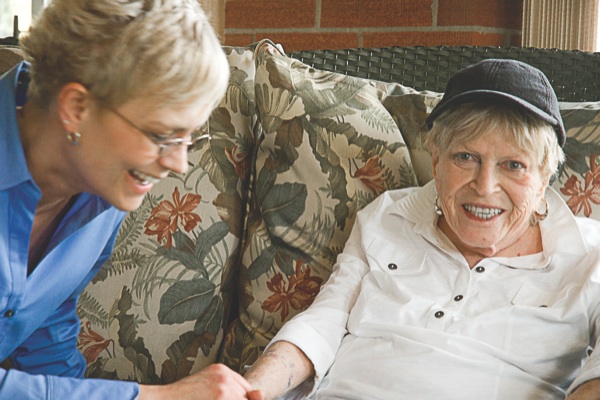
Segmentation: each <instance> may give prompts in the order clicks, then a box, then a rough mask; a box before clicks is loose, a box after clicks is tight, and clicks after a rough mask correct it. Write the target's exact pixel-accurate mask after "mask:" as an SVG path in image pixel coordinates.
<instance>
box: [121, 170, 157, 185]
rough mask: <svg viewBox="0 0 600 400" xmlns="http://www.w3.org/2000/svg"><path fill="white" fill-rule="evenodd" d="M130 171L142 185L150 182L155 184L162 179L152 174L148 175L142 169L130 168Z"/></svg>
mask: <svg viewBox="0 0 600 400" xmlns="http://www.w3.org/2000/svg"><path fill="white" fill-rule="evenodd" d="M129 173H130V174H131V176H133V178H134V179H135V180H136V181H138V182H139V183H140V184H142V185H148V184H150V183H152V184H154V183H157V182H158V181H159V180H160V179H158V178H155V177H153V176H150V175H146V174H144V173H143V172H140V171H136V170H133V169H132V170H130V171H129Z"/></svg>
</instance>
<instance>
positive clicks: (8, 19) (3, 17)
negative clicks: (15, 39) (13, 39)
mask: <svg viewBox="0 0 600 400" xmlns="http://www.w3.org/2000/svg"><path fill="white" fill-rule="evenodd" d="M49 2H50V0H2V1H0V38H5V37H9V36H13V34H14V33H15V32H14V30H15V25H14V19H15V16H17V17H18V22H19V23H18V27H17V28H18V30H19V31H20V32H23V31H27V30H28V29H29V25H31V19H32V18H33V16H35V15H37V14H38V13H39V12H40V11H41V10H42V8H44V6H45V5H46V4H48V3H49Z"/></svg>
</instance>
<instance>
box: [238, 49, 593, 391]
mask: <svg viewBox="0 0 600 400" xmlns="http://www.w3.org/2000/svg"><path fill="white" fill-rule="evenodd" d="M428 125H429V127H430V132H429V145H430V148H431V152H432V159H433V177H434V179H433V181H432V182H430V183H428V184H427V185H425V186H424V187H422V188H409V189H402V190H397V191H390V192H387V193H385V194H383V195H382V196H381V197H380V198H378V199H377V200H376V201H375V202H373V203H372V204H370V205H369V206H367V207H366V208H365V209H364V210H362V211H361V212H359V213H358V215H357V220H356V225H355V227H354V230H353V232H352V234H351V237H350V239H349V241H348V243H347V245H346V247H345V250H344V252H343V253H342V254H341V255H340V257H339V258H338V262H337V264H336V266H335V267H334V270H333V273H332V275H331V277H330V279H329V281H328V282H327V284H326V285H325V286H324V287H323V288H322V290H321V293H320V294H319V295H318V296H317V299H316V300H315V302H314V303H313V304H312V306H311V307H309V309H308V310H307V311H305V312H304V313H301V314H299V315H298V316H297V317H296V318H294V319H292V320H291V321H290V322H289V323H287V324H286V325H284V326H283V328H282V329H281V330H280V332H279V333H278V334H277V336H276V337H275V338H274V340H273V341H272V343H271V345H270V347H268V348H267V350H266V351H265V353H264V355H263V356H262V357H261V358H259V360H258V361H257V362H256V363H255V364H254V365H253V366H252V368H251V369H250V370H249V371H248V373H247V374H246V375H245V377H246V379H248V381H249V382H250V383H251V384H253V386H254V387H255V388H257V389H260V390H261V391H262V392H263V393H264V395H265V397H266V398H274V397H276V396H278V395H281V394H282V393H285V392H288V391H290V389H292V388H294V387H296V386H298V385H300V384H301V383H302V382H304V385H301V386H299V388H298V389H296V390H295V391H292V392H290V393H291V394H295V395H297V394H300V395H302V394H306V393H307V392H310V391H311V390H312V391H313V394H314V395H315V398H317V399H330V398H336V399H337V398H343V399H405V398H406V399H408V398H418V399H461V400H464V399H477V400H480V399H486V400H488V399H564V398H565V395H566V394H567V393H571V392H573V391H574V390H575V389H577V388H580V389H578V390H576V391H575V392H574V394H573V398H576V397H577V395H578V394H581V395H583V394H584V392H585V391H587V388H590V387H592V385H595V382H596V381H594V380H593V379H594V378H596V377H598V376H600V356H596V355H595V354H594V353H592V355H591V357H589V350H590V349H591V348H592V347H593V346H594V345H595V344H596V340H597V339H598V337H599V335H600V265H599V260H600V255H599V253H600V252H599V250H598V246H599V244H600V223H598V222H596V221H593V220H589V219H579V218H575V217H574V216H573V215H572V214H571V212H570V210H569V209H568V207H567V206H566V204H565V203H564V202H563V201H562V199H561V198H560V197H559V196H558V194H557V193H556V192H554V191H553V190H552V189H551V188H549V187H548V182H549V180H550V177H551V176H552V175H553V173H555V172H556V170H557V167H558V165H559V163H560V162H561V161H562V160H563V158H564V155H563V152H562V148H561V147H562V146H563V145H564V143H565V130H564V127H563V123H562V120H561V117H560V114H559V110H558V103H557V99H556V96H555V94H554V91H553V90H552V88H551V85H550V83H549V82H548V80H547V78H546V77H545V76H544V75H543V74H542V73H541V72H540V71H539V70H537V69H535V68H532V67H531V66H529V65H526V64H523V63H520V62H516V61H512V60H487V61H482V62H480V63H478V64H475V65H473V66H470V67H467V68H466V69H464V70H461V71H459V72H458V73H457V74H456V75H454V76H453V77H452V78H451V79H450V81H449V82H448V85H447V90H446V92H445V94H444V97H443V99H442V100H441V102H440V103H439V104H438V105H437V106H436V108H435V109H434V110H433V112H432V114H431V115H430V117H429V119H428ZM586 361H587V363H586ZM582 365H583V367H582ZM588 381H589V382H588ZM585 382H588V383H585ZM303 390H304V392H303ZM598 396H600V395H598V392H596V397H594V398H598Z"/></svg>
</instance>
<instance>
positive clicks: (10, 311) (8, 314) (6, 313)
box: [4, 310, 15, 318]
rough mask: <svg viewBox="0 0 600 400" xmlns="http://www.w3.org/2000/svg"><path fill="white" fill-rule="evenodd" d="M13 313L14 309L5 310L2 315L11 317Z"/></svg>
mask: <svg viewBox="0 0 600 400" xmlns="http://www.w3.org/2000/svg"><path fill="white" fill-rule="evenodd" d="M14 315H15V310H6V311H5V312H4V317H6V318H12V317H13V316H14Z"/></svg>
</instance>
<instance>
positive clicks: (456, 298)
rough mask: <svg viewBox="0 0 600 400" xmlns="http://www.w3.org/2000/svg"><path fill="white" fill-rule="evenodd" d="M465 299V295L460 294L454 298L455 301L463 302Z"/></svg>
mask: <svg viewBox="0 0 600 400" xmlns="http://www.w3.org/2000/svg"><path fill="white" fill-rule="evenodd" d="M462 299H463V295H462V294H459V295H456V296H455V297H454V301H461V300H462Z"/></svg>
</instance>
